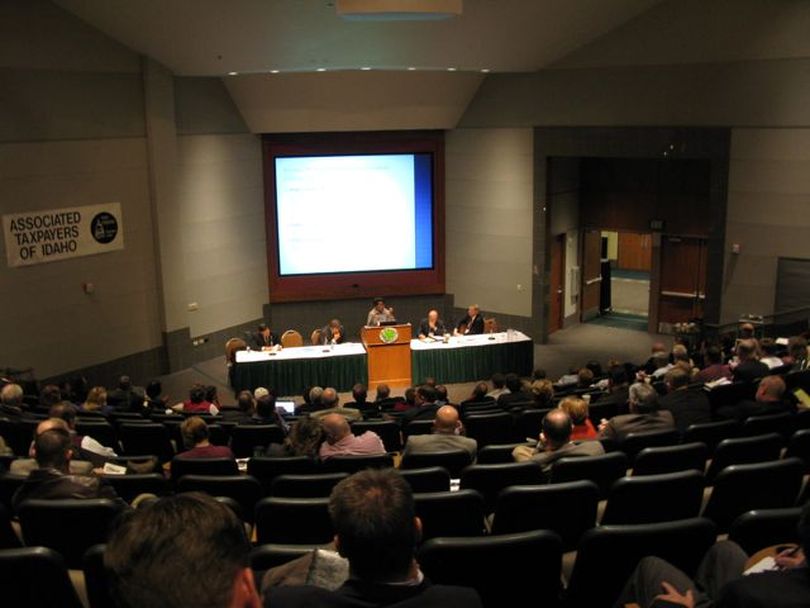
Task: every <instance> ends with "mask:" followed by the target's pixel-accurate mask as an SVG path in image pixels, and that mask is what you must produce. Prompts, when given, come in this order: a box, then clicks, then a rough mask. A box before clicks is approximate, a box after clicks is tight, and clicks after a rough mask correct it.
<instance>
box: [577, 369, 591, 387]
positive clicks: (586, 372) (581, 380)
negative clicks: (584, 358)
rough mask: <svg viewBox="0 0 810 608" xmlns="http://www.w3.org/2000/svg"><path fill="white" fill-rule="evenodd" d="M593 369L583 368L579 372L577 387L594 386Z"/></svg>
mask: <svg viewBox="0 0 810 608" xmlns="http://www.w3.org/2000/svg"><path fill="white" fill-rule="evenodd" d="M593 379H594V375H593V371H591V370H590V369H588V368H587V367H583V368H581V369H580V370H579V371H578V372H577V388H582V389H585V388H591V387H592V386H593Z"/></svg>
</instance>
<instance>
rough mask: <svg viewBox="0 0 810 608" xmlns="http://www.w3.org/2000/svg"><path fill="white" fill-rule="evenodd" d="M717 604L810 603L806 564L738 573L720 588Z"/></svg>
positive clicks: (755, 607) (779, 607)
mask: <svg viewBox="0 0 810 608" xmlns="http://www.w3.org/2000/svg"><path fill="white" fill-rule="evenodd" d="M715 605H716V606H717V608H766V607H767V608H799V607H800V606H810V570H808V568H807V567H804V568H794V569H791V570H782V571H778V572H762V573H761V574H752V575H749V576H742V577H740V578H738V579H736V580H734V581H732V582H730V583H728V584H727V585H725V586H724V587H723V588H722V589H721V590H720V595H719V597H718V599H717V603H716V604H715Z"/></svg>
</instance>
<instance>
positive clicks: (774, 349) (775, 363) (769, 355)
mask: <svg viewBox="0 0 810 608" xmlns="http://www.w3.org/2000/svg"><path fill="white" fill-rule="evenodd" d="M759 347H760V348H761V349H762V358H761V359H760V361H761V362H762V363H764V364H765V365H767V366H768V369H775V368H777V367H783V366H784V365H785V362H784V361H782V359H781V358H780V357H779V356H778V354H779V345H778V344H777V343H776V340H774V339H773V338H763V339H762V341H761V342H760V343H759Z"/></svg>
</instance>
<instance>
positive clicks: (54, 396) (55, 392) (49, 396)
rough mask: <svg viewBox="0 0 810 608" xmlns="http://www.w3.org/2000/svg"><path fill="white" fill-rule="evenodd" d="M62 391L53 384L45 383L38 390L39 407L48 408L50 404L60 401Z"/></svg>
mask: <svg viewBox="0 0 810 608" xmlns="http://www.w3.org/2000/svg"><path fill="white" fill-rule="evenodd" d="M61 401H62V391H61V389H60V388H59V387H58V386H56V385H55V384H46V385H45V386H43V387H42V390H40V391H39V407H40V408H41V409H44V410H48V409H50V407H51V406H52V405H56V404H57V403H61Z"/></svg>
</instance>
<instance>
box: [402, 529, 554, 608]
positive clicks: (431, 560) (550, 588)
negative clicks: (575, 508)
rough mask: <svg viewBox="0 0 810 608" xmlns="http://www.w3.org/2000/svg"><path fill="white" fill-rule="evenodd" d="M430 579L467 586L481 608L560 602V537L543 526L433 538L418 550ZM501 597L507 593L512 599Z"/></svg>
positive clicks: (442, 583)
mask: <svg viewBox="0 0 810 608" xmlns="http://www.w3.org/2000/svg"><path fill="white" fill-rule="evenodd" d="M418 560H419V566H420V568H421V569H422V570H423V571H424V573H425V576H427V577H428V578H429V579H430V580H431V581H432V582H433V583H437V584H441V585H461V586H464V587H472V588H473V589H475V590H476V591H478V594H479V595H480V596H481V601H482V604H483V606H484V608H500V607H502V606H506V605H513V604H515V605H516V604H518V601H516V600H520V601H521V602H520V603H525V604H527V605H533V606H543V607H544V608H546V607H553V606H559V605H560V569H561V566H562V544H561V542H560V537H559V536H557V535H556V534H555V533H554V532H550V531H548V530H541V531H532V532H519V533H516V534H504V535H500V536H487V537H472V538H434V539H432V540H428V541H426V542H425V543H424V544H423V545H422V547H421V548H420V549H419V555H418ZM506 598H511V599H512V601H510V600H507V599H506Z"/></svg>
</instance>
